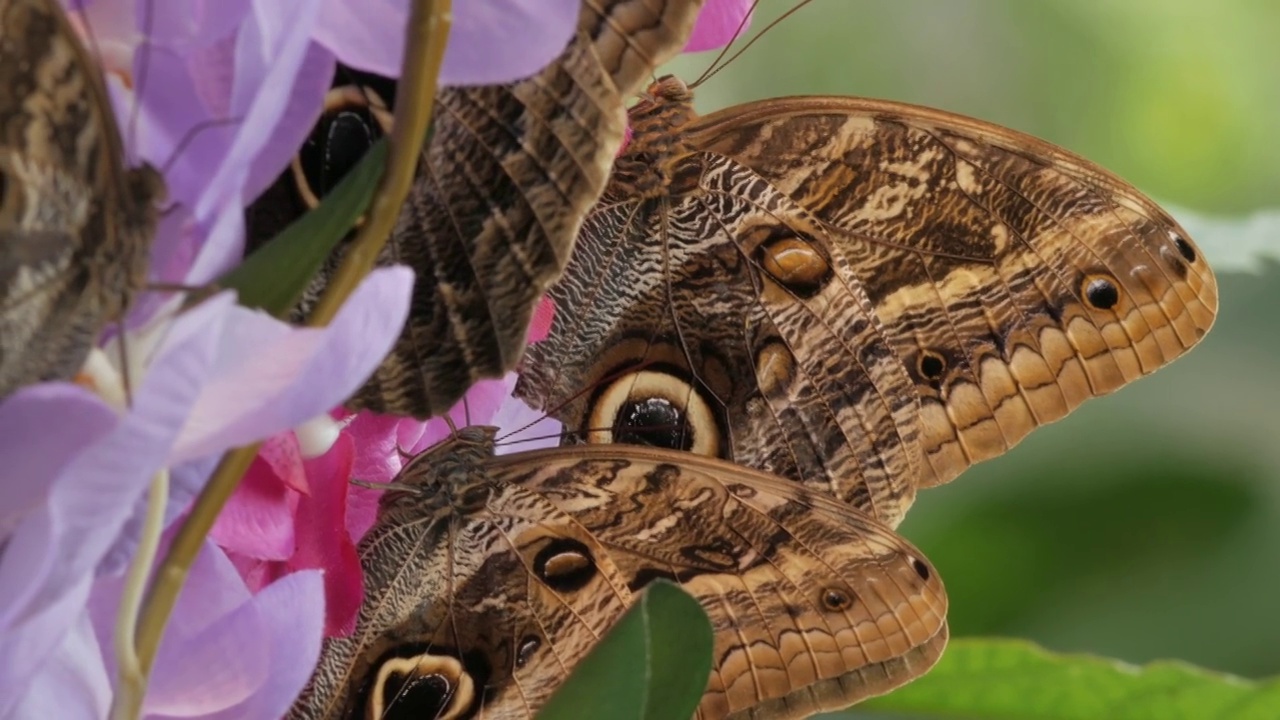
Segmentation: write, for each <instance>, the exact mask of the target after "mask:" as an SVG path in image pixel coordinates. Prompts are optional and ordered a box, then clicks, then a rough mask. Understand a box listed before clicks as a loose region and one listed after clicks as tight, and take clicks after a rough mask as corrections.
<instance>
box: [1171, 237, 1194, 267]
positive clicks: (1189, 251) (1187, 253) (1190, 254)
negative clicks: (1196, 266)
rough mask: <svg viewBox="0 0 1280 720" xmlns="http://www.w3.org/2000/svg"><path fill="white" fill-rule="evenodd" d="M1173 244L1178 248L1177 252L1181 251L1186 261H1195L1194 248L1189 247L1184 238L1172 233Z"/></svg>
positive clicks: (1189, 244)
mask: <svg viewBox="0 0 1280 720" xmlns="http://www.w3.org/2000/svg"><path fill="white" fill-rule="evenodd" d="M1173 246H1174V247H1176V248H1178V252H1180V253H1182V257H1184V258H1186V260H1187V262H1189V263H1193V262H1195V261H1196V249H1195V248H1193V247H1191V243H1189V242H1187V239H1186V238H1184V237H1182V236H1181V235H1177V234H1174V235H1173Z"/></svg>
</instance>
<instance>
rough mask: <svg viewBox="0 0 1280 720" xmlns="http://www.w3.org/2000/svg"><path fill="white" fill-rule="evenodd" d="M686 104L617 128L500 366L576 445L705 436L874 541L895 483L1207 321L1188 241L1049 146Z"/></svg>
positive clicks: (908, 112) (908, 490) (1043, 412)
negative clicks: (587, 208) (842, 513)
mask: <svg viewBox="0 0 1280 720" xmlns="http://www.w3.org/2000/svg"><path fill="white" fill-rule="evenodd" d="M689 100H690V97H689V93H688V91H687V90H686V89H685V88H684V86H683V85H682V84H681V83H679V81H678V80H674V79H670V78H668V79H664V80H663V81H660V82H659V84H658V85H657V86H655V87H654V89H652V90H651V97H650V99H648V100H647V101H646V102H644V103H641V104H640V105H638V106H637V107H636V108H635V109H633V111H632V116H631V117H632V124H633V127H634V129H635V130H634V132H635V135H634V137H633V140H632V144H631V145H630V146H629V147H628V151H627V153H626V154H624V155H623V156H622V157H620V158H619V159H618V161H617V163H616V164H615V174H614V177H613V179H612V181H611V185H610V188H609V189H608V190H607V191H606V199H605V201H603V202H602V203H601V204H600V205H599V206H598V207H597V209H596V210H595V211H594V212H593V214H592V216H591V217H590V218H588V220H587V223H586V225H585V227H584V231H583V233H582V234H581V236H580V237H579V241H578V246H577V249H576V250H575V257H574V259H573V264H572V265H571V267H570V268H569V269H568V270H567V271H566V275H565V278H564V280H563V281H562V282H560V283H559V284H558V285H557V286H556V287H555V288H553V290H552V292H551V296H552V297H553V298H554V300H555V301H556V318H555V323H554V324H553V327H552V331H551V337H550V338H548V340H546V341H544V342H542V343H539V344H537V345H535V346H534V347H533V348H531V351H530V353H529V356H528V358H527V361H526V363H525V365H524V367H523V369H522V378H521V384H520V386H519V392H520V393H521V394H522V395H523V396H525V397H526V398H528V399H529V400H530V401H531V402H532V404H534V405H535V406H538V407H541V408H544V409H547V410H548V411H550V412H552V413H553V414H556V415H557V416H559V417H560V418H561V419H563V420H564V421H565V422H566V424H567V425H568V426H569V427H570V428H571V429H575V430H578V431H580V432H582V433H583V434H584V436H585V437H586V438H587V439H588V440H593V441H609V440H617V439H619V437H620V436H621V437H622V439H624V440H627V441H631V442H636V441H639V442H647V443H650V444H658V445H668V446H670V445H672V444H678V443H679V442H681V441H683V440H684V438H682V437H681V433H678V432H677V433H675V435H676V437H674V438H672V437H670V435H671V433H667V434H665V435H664V434H663V433H659V432H652V431H651V432H648V433H644V432H637V431H636V430H635V426H636V425H637V424H638V425H644V426H649V427H656V428H676V429H677V430H678V429H680V428H681V427H683V426H684V425H686V424H688V425H691V426H692V427H693V429H694V432H693V436H694V438H695V439H696V438H697V437H698V432H697V430H698V428H706V430H705V431H704V432H702V436H703V437H715V438H724V442H722V443H720V444H714V443H713V444H705V443H704V444H703V445H701V446H700V447H698V448H695V449H698V450H701V451H703V452H705V453H706V454H711V455H720V456H722V457H726V458H729V459H733V460H734V461H736V462H741V463H745V464H747V465H750V466H752V467H759V468H762V469H765V470H769V471H771V472H776V473H779V474H782V475H785V476H788V477H791V478H793V479H798V480H800V481H801V482H803V483H805V484H806V485H807V486H809V487H815V488H816V487H822V486H824V485H826V486H828V487H829V488H830V490H831V491H832V493H833V494H834V495H835V496H836V497H839V498H841V499H844V500H847V501H850V502H853V503H854V504H855V505H856V506H858V507H860V508H863V509H865V510H867V511H868V512H871V513H873V514H875V515H876V517H878V518H880V519H881V520H883V521H885V522H888V523H889V524H891V525H892V524H895V523H896V522H897V521H898V520H899V519H900V518H901V514H902V513H903V512H905V511H906V508H907V507H908V506H909V505H910V502H911V499H912V497H913V496H914V490H915V488H916V487H917V486H929V485H935V484H938V483H940V482H945V481H946V480H949V479H951V478H953V477H955V476H956V475H958V474H959V473H960V472H961V471H962V470H963V469H964V468H966V467H968V466H969V465H970V464H972V463H974V462H977V461H979V460H983V459H987V458H990V457H993V456H995V455H997V454H999V453H1001V452H1003V451H1004V450H1006V449H1008V448H1009V447H1012V446H1013V445H1014V444H1015V443H1016V442H1018V441H1019V440H1021V439H1022V438H1023V437H1024V436H1025V435H1026V434H1027V433H1029V432H1030V431H1031V430H1032V429H1033V428H1035V427H1036V426H1038V425H1040V424H1043V423H1046V422H1050V421H1052V420H1055V419H1058V418H1060V417H1062V416H1063V415H1065V414H1066V413H1067V412H1069V411H1070V410H1071V409H1073V408H1075V407H1076V406H1077V405H1079V404H1080V403H1081V402H1083V401H1084V400H1085V399H1087V398H1089V397H1093V396H1095V395H1101V394H1104V393H1106V392H1110V391H1112V390H1114V389H1116V388H1118V387H1119V386H1120V385H1122V384H1123V383H1125V382H1128V381H1130V380H1133V379H1136V378H1137V377H1139V376H1141V375H1143V374H1146V373H1149V372H1152V371H1154V370H1155V369H1156V368H1157V367H1159V366H1160V365H1162V364H1164V363H1167V362H1169V361H1170V360H1172V359H1174V358H1175V357H1177V356H1179V355H1181V354H1182V353H1183V352H1185V351H1186V350H1188V349H1189V348H1190V347H1191V346H1192V345H1194V344H1195V343H1196V342H1197V341H1198V340H1199V339H1200V337H1202V336H1203V334H1204V333H1205V332H1206V331H1207V330H1208V328H1209V326H1210V325H1211V324H1212V321H1213V316H1214V313H1215V311H1216V307H1217V289H1216V285H1215V283H1214V279H1213V275H1212V272H1211V271H1210V270H1209V268H1208V266H1207V265H1206V264H1205V262H1204V259H1203V258H1202V257H1201V256H1200V254H1199V251H1198V250H1197V249H1196V248H1195V246H1194V245H1193V244H1192V242H1191V240H1190V239H1189V238H1187V237H1186V235H1185V233H1184V232H1183V231H1182V230H1181V229H1180V228H1179V227H1178V226H1177V224H1176V223H1175V222H1174V221H1173V220H1172V219H1171V218H1170V217H1169V216H1168V215H1167V214H1166V213H1164V212H1163V211H1161V210H1160V209H1159V208H1157V207H1156V206H1155V205H1154V204H1153V203H1152V202H1151V201H1150V200H1148V199H1146V198H1145V197H1143V196H1142V195H1141V194H1140V193H1138V192H1137V191H1136V190H1134V189H1133V188H1132V187H1131V186H1129V185H1127V184H1125V183H1123V182H1122V181H1120V180H1119V179H1117V178H1115V177H1114V176H1113V175H1111V174H1109V173H1107V172H1106V171H1104V170H1102V169H1100V168H1097V167H1096V166H1094V165H1091V164H1089V163H1087V162H1086V161H1084V160H1082V159H1080V158H1077V157H1075V156H1073V155H1070V154H1069V153H1067V152H1065V151H1063V150H1060V149H1058V148H1055V147H1052V146H1050V145H1048V144H1046V143H1043V142H1041V141H1038V140H1035V139H1033V138H1030V137H1027V136H1025V135H1021V134H1018V133H1015V132H1013V131H1010V130H1005V129H1002V128H998V127H996V126H993V125H988V124H985V123H980V122H978V121H976V120H968V119H964V118H959V117H957V116H952V115H948V114H945V113H941V112H937V111H932V110H927V109H924V108H915V107H911V106H906V105H901V104H896V103H882V102H875V101H868V100H856V99H842V98H795V99H785V100H773V101H765V102H762V103H755V104H751V105H744V106H740V107H736V108H731V109H729V110H725V111H722V112H719V113H715V114H713V115H709V116H707V117H702V118H700V117H697V116H696V115H695V114H694V113H693V110H692V108H691V106H690V105H689ZM569 358H590V360H588V361H586V362H566V359H569ZM641 371H643V372H647V373H648V374H647V375H643V376H641V375H640V372H641ZM655 373H657V374H660V375H661V376H662V377H661V378H660V379H661V382H659V378H658V377H657V375H655ZM619 382H621V384H622V388H623V389H622V390H618V391H617V392H615V390H616V389H617V388H618V386H619ZM583 387H588V388H593V390H592V392H590V393H587V394H583V393H581V392H580V388H583ZM666 388H677V389H676V390H670V389H666ZM680 388H684V389H680ZM680 398H689V399H690V401H689V402H686V401H684V400H681V399H680ZM663 402H666V403H667V404H668V405H672V406H674V409H672V410H671V411H670V412H668V413H666V415H663V414H662V413H657V412H655V411H653V410H652V408H653V407H654V406H655V405H659V404H661V403H663ZM638 408H639V409H643V410H646V411H645V412H641V411H639V410H637V409H638ZM702 416H706V418H707V419H705V420H703V419H701V418H702ZM655 418H656V420H655ZM888 421H891V422H892V423H893V426H892V427H888V426H887V425H886V422H888ZM592 431H594V432H592ZM685 444H688V443H687V442H685ZM872 458H880V459H881V461H880V462H879V464H877V463H876V462H874V461H872V462H870V463H868V460H869V459H872ZM860 470H861V476H859V475H858V473H859V471H860Z"/></svg>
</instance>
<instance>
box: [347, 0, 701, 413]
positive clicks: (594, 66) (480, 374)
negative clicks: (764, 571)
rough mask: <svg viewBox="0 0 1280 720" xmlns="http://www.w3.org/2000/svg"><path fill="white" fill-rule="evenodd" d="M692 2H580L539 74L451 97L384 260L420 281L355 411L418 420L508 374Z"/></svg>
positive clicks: (440, 107)
mask: <svg viewBox="0 0 1280 720" xmlns="http://www.w3.org/2000/svg"><path fill="white" fill-rule="evenodd" d="M701 4H702V3H701V0H656V1H655V0H613V1H611V2H609V1H605V0H587V1H586V2H584V3H583V9H582V14H581V19H580V23H579V29H578V35H577V38H576V39H575V40H573V41H572V42H571V43H570V44H569V46H568V48H567V49H566V50H565V53H564V54H563V55H562V56H561V57H560V58H559V59H558V60H557V61H555V62H553V63H552V64H551V65H550V66H548V67H547V68H546V69H544V70H543V71H542V72H540V73H538V74H536V75H534V76H532V77H530V78H528V79H526V80H523V81H520V82H516V83H513V84H510V85H504V86H485V87H470V88H448V89H445V90H443V91H441V92H440V93H439V94H438V95H437V97H436V110H435V115H436V120H435V122H434V126H433V134H432V137H431V140H430V144H429V146H428V149H427V151H426V153H425V155H424V157H423V159H422V161H421V163H420V166H419V170H418V179H417V181H416V183H415V185H414V188H413V190H412V192H411V194H410V196H409V199H408V201H407V203H406V205H405V208H404V209H403V210H402V212H401V215H400V218H399V220H398V222H397V224H396V228H395V230H394V231H393V235H392V242H391V243H390V245H389V247H388V251H387V253H386V254H385V256H384V258H383V260H384V262H388V263H390V262H403V263H406V264H408V265H409V266H411V267H413V268H414V270H415V271H416V272H417V274H418V279H417V284H416V286H415V288H414V295H413V302H412V306H411V309H410V316H409V321H408V322H407V324H406V327H405V329H404V332H403V334H402V335H401V337H400V340H399V342H398V343H397V344H396V346H395V348H394V350H393V351H392V352H391V354H390V355H389V356H388V357H387V359H386V360H385V361H384V363H383V365H382V366H381V367H380V368H379V369H378V371H377V372H376V373H375V374H374V376H373V378H371V379H370V380H369V382H368V384H366V385H365V387H364V388H363V389H362V390H361V391H360V393H359V394H358V395H357V396H356V397H355V398H354V399H353V400H352V403H351V404H352V405H353V406H355V407H364V408H368V409H372V410H377V411H383V412H393V413H397V414H406V415H415V416H418V417H426V416H429V415H433V414H437V413H440V412H443V411H445V410H446V409H448V408H449V407H450V406H451V405H453V404H454V403H455V402H456V401H457V400H458V399H459V398H460V397H462V394H463V393H464V392H465V391H466V389H467V388H468V387H469V386H470V385H471V383H472V382H474V381H476V380H478V379H481V378H487V377H498V376H500V375H502V374H503V373H504V372H507V371H508V370H510V369H512V368H513V367H514V366H515V364H516V362H517V361H518V360H519V358H520V355H521V353H522V351H523V349H524V342H525V332H526V330H527V328H528V325H529V321H530V318H531V317H532V313H533V308H534V306H535V304H536V303H537V301H538V299H539V298H541V296H542V294H543V292H544V291H545V290H546V288H547V286H548V285H550V284H551V282H552V281H554V280H555V279H556V278H557V277H559V275H560V272H561V270H562V269H563V268H564V265H565V263H566V262H567V261H568V259H569V254H570V251H571V250H572V247H573V240H574V237H575V236H576V235H577V233H578V228H579V227H580V226H581V224H582V220H583V218H584V217H585V216H586V213H587V211H588V210H589V209H590V208H591V206H592V204H593V203H595V201H596V200H597V199H598V198H599V197H600V193H601V192H602V191H603V190H604V186H605V182H606V179H607V177H608V172H609V166H610V164H611V162H612V161H613V157H614V154H615V153H616V152H617V150H618V148H619V147H620V145H621V142H622V134H623V130H624V128H625V120H626V117H625V100H626V99H627V98H629V97H630V96H631V95H633V94H634V93H635V92H636V91H638V90H639V89H640V87H641V83H643V82H644V81H645V80H646V79H647V78H648V77H649V73H651V72H652V71H653V68H654V67H656V66H657V64H659V63H661V62H663V61H664V60H666V59H667V58H669V57H671V56H672V55H674V54H675V53H676V52H678V51H679V50H680V48H681V46H682V45H683V43H684V40H685V38H686V37H687V35H688V33H689V32H690V30H691V29H692V26H693V21H694V19H695V18H696V16H697V13H698V10H699V8H700V7H701Z"/></svg>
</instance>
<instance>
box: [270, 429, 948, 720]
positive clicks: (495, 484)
mask: <svg viewBox="0 0 1280 720" xmlns="http://www.w3.org/2000/svg"><path fill="white" fill-rule="evenodd" d="M477 432H479V433H481V434H477ZM485 432H491V429H480V428H468V429H467V430H464V431H462V435H461V436H460V438H459V440H455V441H453V442H452V443H451V444H450V445H445V446H442V447H441V448H438V449H437V450H435V451H432V454H431V455H429V456H422V457H420V458H419V459H418V460H415V461H414V462H413V463H411V464H410V465H409V466H408V467H406V469H405V471H404V472H403V473H402V474H401V478H400V479H399V481H398V484H397V489H396V490H392V491H390V492H389V493H388V495H387V496H386V497H385V498H384V500H383V503H382V506H381V510H380V514H379V519H378V522H377V524H376V525H375V526H374V528H373V530H371V531H370V533H369V535H368V536H367V537H366V539H365V540H364V541H363V542H362V543H361V548H360V552H361V557H362V562H363V563H364V566H365V570H366V573H367V577H366V583H367V586H366V600H365V605H364V608H363V609H362V611H361V615H360V619H359V620H358V624H357V628H356V631H355V633H354V634H353V635H352V636H351V637H350V638H344V639H331V640H328V641H327V642H326V645H325V648H324V651H323V653H322V657H321V661H320V665H319V668H318V670H317V672H316V675H315V676H314V677H313V679H312V682H311V684H310V685H309V686H308V689H307V690H306V691H304V693H303V696H302V698H300V700H299V702H298V704H297V705H296V706H295V708H294V710H293V713H292V715H291V717H295V718H359V717H379V718H408V717H415V718H416V717H482V718H528V717H531V716H532V714H533V713H534V712H535V711H536V710H537V708H538V707H540V706H541V704H542V703H543V702H544V701H545V700H546V699H547V697H549V695H550V693H551V692H552V691H554V689H555V688H556V687H557V686H558V685H559V683H560V682H561V681H562V680H563V679H564V678H565V677H566V676H567V674H568V673H569V672H570V671H571V670H572V669H573V667H574V665H575V664H576V662H577V661H578V660H579V659H581V658H582V657H583V655H585V653H586V651H587V650H588V649H589V648H590V647H591V646H592V645H594V643H595V642H596V640H597V639H598V638H599V637H600V636H601V635H602V634H603V633H604V632H606V631H607V629H608V628H609V627H610V626H611V625H612V624H613V623H614V622H615V621H616V620H617V619H618V618H619V617H620V615H621V614H622V612H624V611H625V609H626V608H627V607H629V606H630V605H631V603H632V602H633V601H634V600H635V598H636V597H637V593H638V592H639V591H640V590H642V589H643V588H644V586H645V585H647V584H648V583H649V582H652V581H653V580H654V579H656V578H666V579H669V580H672V581H674V582H677V583H679V584H680V585H681V586H682V587H683V588H684V589H685V590H686V591H688V592H690V593H691V594H692V595H693V596H694V597H696V598H697V599H698V600H699V601H700V602H701V603H702V604H703V606H704V607H705V608H706V610H707V612H708V614H709V615H710V617H711V619H712V623H713V627H714V629H715V650H714V655H713V657H714V661H713V672H712V677H711V680H710V682H709V684H708V688H707V691H706V694H705V695H704V697H703V700H702V703H701V705H700V707H699V712H698V717H700V718H707V719H710V718H747V717H772V718H790V717H805V716H808V715H810V714H812V713H814V712H818V711H821V710H829V709H835V708H841V707H846V706H848V705H850V704H852V703H854V702H857V701H859V700H861V699H863V698H865V697H868V696H871V695H876V694H880V693H883V692H887V691H888V690H890V689H892V688H894V687H897V686H899V685H901V684H903V683H905V682H907V681H908V680H910V679H911V678H914V677H916V676H918V675H920V674H921V673H923V672H924V671H926V670H927V669H928V668H929V667H930V666H932V664H933V663H934V662H935V661H936V660H937V658H938V656H939V655H940V653H941V651H942V648H943V646H944V645H945V643H946V638H947V630H946V622H945V614H946V596H945V593H944V591H943V588H942V584H941V581H940V580H939V579H938V577H937V575H936V573H935V572H934V570H933V568H932V567H931V566H930V565H929V564H928V563H927V561H926V560H924V558H923V556H922V555H921V554H920V553H919V551H917V550H916V549H914V548H913V547H911V546H910V545H909V544H907V543H906V541H904V540H902V539H901V538H899V537H898V536H896V535H895V534H893V533H892V532H891V531H890V530H888V529H887V528H885V527H884V526H882V525H881V524H880V523H878V522H876V521H874V520H872V519H870V518H869V517H867V516H865V515H863V514H862V513H859V512H857V511H855V510H853V509H851V508H849V507H848V506H847V505H844V504H840V503H837V502H835V501H834V500H831V499H830V498H828V497H826V496H825V495H824V494H813V493H810V492H808V491H807V490H805V489H803V488H800V487H798V486H796V485H794V484H793V483H789V482H786V481H783V480H781V479H779V478H775V477H772V476H768V475H764V474H762V473H758V472H755V471H751V470H749V469H746V468H741V467H738V466H734V465H730V464H728V463H724V462H721V461H718V460H714V459H707V458H701V457H698V456H694V455H691V454H689V453H679V452H673V451H668V450H657V449H651V448H639V447H630V446H604V445H600V446H583V447H576V448H557V449H551V450H542V451H534V452H529V453H520V454H516V455H509V456H503V457H499V458H487V453H489V452H491V450H492V445H491V435H484V434H483V433H485ZM370 703H372V705H371V704H370Z"/></svg>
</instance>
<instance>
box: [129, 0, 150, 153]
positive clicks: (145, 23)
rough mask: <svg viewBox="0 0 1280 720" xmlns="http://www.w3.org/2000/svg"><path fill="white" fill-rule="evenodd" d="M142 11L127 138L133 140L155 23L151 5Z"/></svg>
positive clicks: (148, 3) (139, 115)
mask: <svg viewBox="0 0 1280 720" xmlns="http://www.w3.org/2000/svg"><path fill="white" fill-rule="evenodd" d="M143 5H144V7H143V10H142V27H140V28H138V31H139V34H140V35H141V36H142V38H143V40H142V42H141V43H139V44H138V57H139V59H140V61H139V62H138V63H136V65H137V66H138V76H137V77H136V78H134V82H133V108H132V109H131V110H130V111H129V132H128V137H129V139H130V140H133V139H135V138H137V137H138V123H139V122H140V120H139V118H141V117H142V112H141V107H142V93H143V90H144V89H145V88H146V84H147V71H148V70H149V69H150V68H151V63H150V58H151V29H152V24H153V23H154V21H155V15H154V14H153V13H152V12H151V11H152V5H151V3H150V2H144V3H143Z"/></svg>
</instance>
